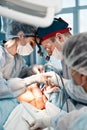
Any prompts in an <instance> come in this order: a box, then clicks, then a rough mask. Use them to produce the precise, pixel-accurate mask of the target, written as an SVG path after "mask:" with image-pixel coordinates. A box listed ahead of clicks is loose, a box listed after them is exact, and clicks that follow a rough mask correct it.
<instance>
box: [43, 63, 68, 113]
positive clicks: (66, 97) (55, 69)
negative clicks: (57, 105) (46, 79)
mask: <svg viewBox="0 0 87 130" xmlns="http://www.w3.org/2000/svg"><path fill="white" fill-rule="evenodd" d="M46 66H50V67H52V69H54V71H56V73H57V74H58V75H59V77H60V79H61V83H62V86H63V90H64V94H65V100H66V108H67V113H69V106H68V101H67V99H68V96H67V92H66V89H65V85H64V82H63V79H62V76H61V73H60V71H59V70H58V69H57V68H56V67H54V66H53V65H52V64H44V67H46ZM56 73H55V76H56V79H57V83H58V84H59V81H58V78H57V74H56ZM59 88H60V89H61V87H60V86H59Z"/></svg>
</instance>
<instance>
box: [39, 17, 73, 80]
mask: <svg viewBox="0 0 87 130" xmlns="http://www.w3.org/2000/svg"><path fill="white" fill-rule="evenodd" d="M70 30H71V28H70V27H69V24H68V23H67V22H66V21H64V20H63V19H62V18H58V19H57V18H55V19H54V21H53V23H52V24H51V25H50V26H49V27H46V28H41V27H39V28H38V29H37V34H38V37H39V39H40V43H38V44H39V45H40V44H41V45H42V46H43V47H44V48H45V49H46V51H47V52H48V55H49V56H51V55H52V56H54V57H55V58H56V59H57V60H61V64H62V69H63V77H64V78H66V79H70V77H71V76H70V72H69V69H68V67H67V66H66V65H65V62H64V60H63V57H62V49H63V46H64V44H65V41H66V40H67V39H69V38H70V37H71V36H72V34H71V32H70Z"/></svg>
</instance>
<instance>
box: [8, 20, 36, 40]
mask: <svg viewBox="0 0 87 130" xmlns="http://www.w3.org/2000/svg"><path fill="white" fill-rule="evenodd" d="M36 30H37V28H36V27H35V26H32V25H27V24H25V23H21V22H18V21H15V20H13V19H7V31H6V40H9V39H12V38H15V37H18V36H19V32H23V36H35V34H36Z"/></svg>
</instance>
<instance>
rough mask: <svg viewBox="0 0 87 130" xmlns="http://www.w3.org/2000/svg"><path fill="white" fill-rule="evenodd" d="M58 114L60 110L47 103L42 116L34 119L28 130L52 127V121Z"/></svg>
mask: <svg viewBox="0 0 87 130" xmlns="http://www.w3.org/2000/svg"><path fill="white" fill-rule="evenodd" d="M39 113H41V112H39ZM58 113H60V109H59V108H58V107H56V106H55V105H53V104H52V103H50V102H48V101H47V103H46V109H45V112H44V115H43V116H40V118H36V119H35V120H34V121H32V122H31V124H30V130H36V129H44V128H47V127H52V119H53V118H54V117H55V116H56V115H57V114H58ZM39 115H40V114H39Z"/></svg>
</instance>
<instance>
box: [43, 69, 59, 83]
mask: <svg viewBox="0 0 87 130" xmlns="http://www.w3.org/2000/svg"><path fill="white" fill-rule="evenodd" d="M45 75H48V76H49V77H48V79H47V80H48V84H49V85H51V84H52V85H56V86H58V85H60V83H61V80H60V77H59V75H58V74H56V73H55V72H54V71H50V72H46V74H45Z"/></svg>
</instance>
